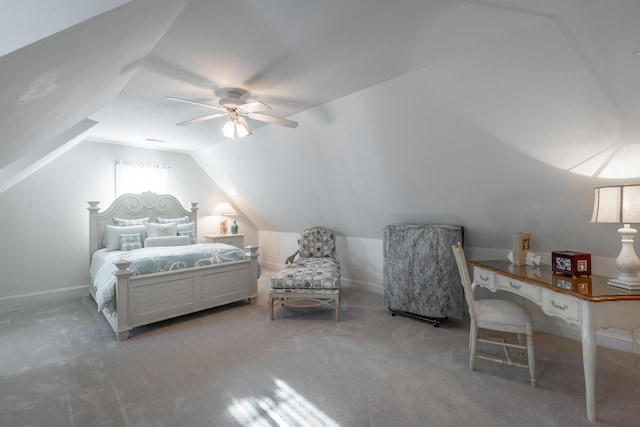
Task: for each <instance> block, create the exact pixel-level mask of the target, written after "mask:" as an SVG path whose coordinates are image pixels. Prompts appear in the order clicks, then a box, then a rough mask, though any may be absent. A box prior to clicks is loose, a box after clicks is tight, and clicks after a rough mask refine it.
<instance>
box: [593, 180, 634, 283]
mask: <svg viewBox="0 0 640 427" xmlns="http://www.w3.org/2000/svg"><path fill="white" fill-rule="evenodd" d="M591 222H604V223H607V222H608V223H622V224H624V226H623V227H622V228H620V229H618V233H619V234H620V237H621V239H622V249H621V250H620V254H619V255H618V258H616V267H618V271H619V272H620V274H618V277H616V278H615V279H610V280H609V285H611V286H616V287H619V288H623V289H629V290H638V289H640V277H638V272H639V271H640V259H638V256H637V255H636V251H635V250H634V248H633V236H634V235H635V234H636V233H637V230H635V229H634V228H631V225H630V224H631V223H640V185H614V186H606V187H598V188H596V189H595V197H594V200H593V215H592V217H591Z"/></svg>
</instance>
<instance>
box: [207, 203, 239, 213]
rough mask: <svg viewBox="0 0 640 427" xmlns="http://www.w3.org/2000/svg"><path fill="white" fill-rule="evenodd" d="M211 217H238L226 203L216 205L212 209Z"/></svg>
mask: <svg viewBox="0 0 640 427" xmlns="http://www.w3.org/2000/svg"><path fill="white" fill-rule="evenodd" d="M211 214H212V215H219V216H225V215H238V214H237V213H236V211H235V210H234V209H233V208H232V207H231V205H230V204H229V203H227V202H220V203H218V204H217V205H216V206H215V207H214V208H213V212H211Z"/></svg>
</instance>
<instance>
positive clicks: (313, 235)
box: [298, 227, 338, 260]
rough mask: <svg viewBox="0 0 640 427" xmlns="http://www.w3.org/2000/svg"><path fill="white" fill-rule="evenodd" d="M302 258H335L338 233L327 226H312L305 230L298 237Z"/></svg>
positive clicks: (299, 251)
mask: <svg viewBox="0 0 640 427" xmlns="http://www.w3.org/2000/svg"><path fill="white" fill-rule="evenodd" d="M298 253H299V256H300V258H334V259H336V260H337V259H338V257H337V255H336V234H335V233H334V232H333V230H331V229H329V228H325V227H311V228H307V229H306V230H303V231H302V233H300V236H299V237H298Z"/></svg>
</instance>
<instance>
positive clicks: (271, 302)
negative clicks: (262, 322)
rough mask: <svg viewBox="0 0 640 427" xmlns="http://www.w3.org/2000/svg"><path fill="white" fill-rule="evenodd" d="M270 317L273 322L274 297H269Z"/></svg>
mask: <svg viewBox="0 0 640 427" xmlns="http://www.w3.org/2000/svg"><path fill="white" fill-rule="evenodd" d="M269 316H270V318H271V320H272V321H273V297H272V296H271V295H269Z"/></svg>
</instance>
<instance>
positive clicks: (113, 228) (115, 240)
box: [104, 225, 147, 251]
mask: <svg viewBox="0 0 640 427" xmlns="http://www.w3.org/2000/svg"><path fill="white" fill-rule="evenodd" d="M136 233H140V238H141V239H142V240H144V239H146V238H147V229H146V228H145V226H144V225H132V226H128V227H119V226H117V225H105V227H104V240H105V243H104V247H105V248H106V249H107V251H119V250H120V235H121V234H136Z"/></svg>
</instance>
